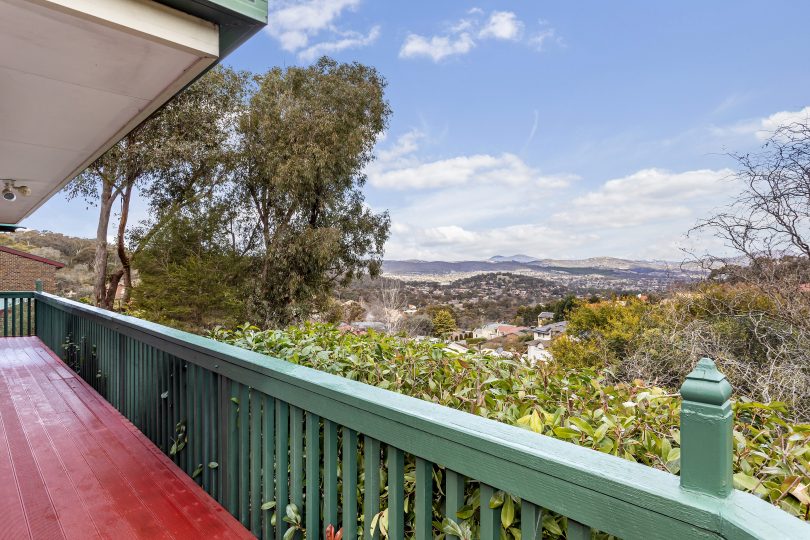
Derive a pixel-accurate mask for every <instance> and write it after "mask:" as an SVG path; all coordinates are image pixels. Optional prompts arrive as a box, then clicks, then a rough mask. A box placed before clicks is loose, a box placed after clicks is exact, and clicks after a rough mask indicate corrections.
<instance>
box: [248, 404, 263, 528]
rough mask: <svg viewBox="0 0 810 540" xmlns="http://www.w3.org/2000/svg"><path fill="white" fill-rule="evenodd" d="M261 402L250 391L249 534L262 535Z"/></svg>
mask: <svg viewBox="0 0 810 540" xmlns="http://www.w3.org/2000/svg"><path fill="white" fill-rule="evenodd" d="M262 401H263V396H262V394H260V393H259V392H258V391H257V390H256V389H251V390H250V532H252V533H253V535H254V536H260V535H261V533H262V515H261V505H262V491H261V482H262V476H261V475H262Z"/></svg>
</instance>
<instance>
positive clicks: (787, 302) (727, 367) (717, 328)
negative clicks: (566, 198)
mask: <svg viewBox="0 0 810 540" xmlns="http://www.w3.org/2000/svg"><path fill="white" fill-rule="evenodd" d="M808 314H810V295H808V293H807V292H805V291H803V290H802V289H800V288H799V286H798V285H795V284H794V286H792V287H791V286H789V285H788V284H787V283H785V282H784V281H783V282H782V287H781V288H780V289H776V288H774V289H773V290H771V291H768V290H765V289H763V288H762V287H759V286H753V285H751V284H748V283H728V282H720V283H718V282H712V281H707V282H704V283H701V284H698V285H696V286H694V287H692V288H689V289H685V290H682V291H679V292H676V293H674V294H672V295H670V296H669V297H668V298H665V299H664V300H661V301H658V302H642V301H641V300H639V299H636V298H634V297H631V298H626V299H622V300H616V301H604V302H597V303H594V304H590V303H580V304H579V305H578V306H577V307H576V308H574V309H573V311H571V313H570V314H569V325H568V331H567V335H565V336H563V337H562V338H560V339H558V340H557V341H555V342H554V343H553V344H552V346H551V352H552V354H553V355H554V358H555V360H556V361H557V362H559V363H561V364H563V365H566V366H568V367H582V366H590V367H600V368H601V367H607V368H609V369H610V370H611V371H612V372H614V373H616V375H617V380H623V381H627V380H632V379H634V378H641V379H643V380H646V381H652V382H654V383H656V384H659V385H661V386H671V387H672V386H676V385H678V384H680V382H681V381H682V380H683V378H684V376H686V374H687V373H688V372H689V370H690V368H691V365H692V363H693V362H694V361H696V360H697V359H698V358H699V357H701V356H709V357H711V358H714V359H715V361H716V362H717V364H718V366H719V367H720V369H721V370H722V371H723V372H724V373H725V374H726V376H727V377H728V378H729V380H730V381H731V383H732V385H733V386H734V387H735V388H736V389H737V391H738V392H739V393H740V394H742V395H746V396H749V397H751V398H752V399H756V400H758V401H764V402H770V401H782V402H785V403H787V404H788V406H789V409H790V413H791V417H792V418H793V419H794V420H799V421H807V420H808V419H810V356H809V355H810V326H809V325H808V323H807V320H808Z"/></svg>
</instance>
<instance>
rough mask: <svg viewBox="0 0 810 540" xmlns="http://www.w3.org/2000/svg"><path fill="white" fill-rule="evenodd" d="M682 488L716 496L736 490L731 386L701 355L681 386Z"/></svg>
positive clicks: (709, 360)
mask: <svg viewBox="0 0 810 540" xmlns="http://www.w3.org/2000/svg"><path fill="white" fill-rule="evenodd" d="M681 397H682V398H683V402H682V403H681V487H682V488H683V489H687V490H690V491H697V492H700V493H705V494H707V495H712V496H715V497H726V496H727V495H729V494H730V493H731V490H732V489H733V483H732V469H731V466H732V459H733V446H732V443H733V435H732V429H733V424H734V413H733V412H732V410H731V402H730V401H729V398H730V397H731V385H730V384H729V382H728V381H727V380H726V376H725V375H723V374H722V373H720V372H719V371H718V370H717V366H715V364H714V361H713V360H711V359H709V358H702V359H701V360H700V361H699V362H698V364H697V366H695V369H694V370H693V371H692V372H691V373H690V374H689V375H687V376H686V380H685V381H684V383H683V385H682V386H681Z"/></svg>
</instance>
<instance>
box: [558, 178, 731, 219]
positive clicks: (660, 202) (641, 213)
mask: <svg viewBox="0 0 810 540" xmlns="http://www.w3.org/2000/svg"><path fill="white" fill-rule="evenodd" d="M732 177H733V172H732V171H731V170H730V169H721V170H712V169H700V170H694V171H687V172H682V173H673V172H670V171H666V170H663V169H643V170H640V171H638V172H636V173H634V174H631V175H629V176H625V177H623V178H617V179H613V180H608V181H607V182H605V183H604V184H603V185H602V186H601V187H600V188H599V189H597V190H595V191H591V192H590V193H586V194H585V195H582V196H579V197H577V198H575V199H574V200H573V201H572V204H571V205H570V206H571V208H570V209H569V210H565V211H562V212H558V213H556V214H555V215H554V218H555V220H559V221H561V222H564V223H568V224H571V225H578V226H587V227H607V228H623V227H634V226H639V225H643V224H649V223H657V222H664V221H671V220H674V219H687V218H690V217H698V216H695V214H694V207H695V206H696V205H697V206H700V207H701V208H706V207H707V206H709V207H711V206H714V205H716V204H720V203H721V202H723V201H725V200H727V198H728V196H729V195H731V194H732V193H734V192H735V191H736V190H737V186H736V184H735V183H734V182H733V181H732ZM687 226H689V225H687Z"/></svg>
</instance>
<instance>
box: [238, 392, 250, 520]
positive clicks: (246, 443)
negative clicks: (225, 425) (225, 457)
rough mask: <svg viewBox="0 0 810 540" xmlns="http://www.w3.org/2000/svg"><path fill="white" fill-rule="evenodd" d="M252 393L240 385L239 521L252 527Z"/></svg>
mask: <svg viewBox="0 0 810 540" xmlns="http://www.w3.org/2000/svg"><path fill="white" fill-rule="evenodd" d="M249 413H250V394H249V389H248V387H247V386H246V385H244V384H240V385H239V521H241V522H242V525H244V526H245V527H250V499H249V497H248V481H249V479H250V461H249V460H250V417H249Z"/></svg>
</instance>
